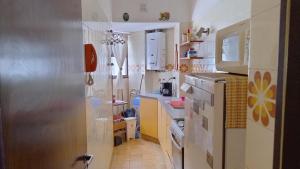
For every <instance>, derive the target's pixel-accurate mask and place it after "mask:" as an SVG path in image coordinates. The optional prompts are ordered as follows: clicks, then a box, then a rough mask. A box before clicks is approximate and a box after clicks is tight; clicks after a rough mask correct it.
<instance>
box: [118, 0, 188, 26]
mask: <svg viewBox="0 0 300 169" xmlns="http://www.w3.org/2000/svg"><path fill="white" fill-rule="evenodd" d="M142 4H146V8H147V11H141V10H140V6H141V5H142ZM112 11H113V14H112V17H113V21H115V22H118V21H123V19H122V15H123V13H124V12H127V13H129V15H130V20H129V21H130V22H157V21H159V20H158V19H159V15H160V12H162V11H168V12H170V13H171V17H170V21H179V22H187V21H190V20H191V12H190V11H191V7H190V0H163V1H162V0H112Z"/></svg>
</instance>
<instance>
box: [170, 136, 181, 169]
mask: <svg viewBox="0 0 300 169" xmlns="http://www.w3.org/2000/svg"><path fill="white" fill-rule="evenodd" d="M170 135H171V139H172V157H173V168H174V169H183V148H182V147H181V146H180V145H179V142H178V141H177V140H176V137H175V136H174V134H172V133H171V131H170Z"/></svg>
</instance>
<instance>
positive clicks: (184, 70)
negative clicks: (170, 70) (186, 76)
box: [179, 64, 189, 73]
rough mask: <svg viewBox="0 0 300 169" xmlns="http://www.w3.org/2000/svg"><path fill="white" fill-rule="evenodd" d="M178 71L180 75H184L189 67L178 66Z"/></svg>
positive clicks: (184, 65)
mask: <svg viewBox="0 0 300 169" xmlns="http://www.w3.org/2000/svg"><path fill="white" fill-rule="evenodd" d="M179 70H180V72H182V73H186V72H188V71H189V66H188V65H186V64H182V65H180V67H179Z"/></svg>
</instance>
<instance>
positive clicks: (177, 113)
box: [139, 93, 185, 119]
mask: <svg viewBox="0 0 300 169" xmlns="http://www.w3.org/2000/svg"><path fill="white" fill-rule="evenodd" d="M139 96H140V97H144V98H150V99H156V100H158V101H159V102H160V103H161V105H162V106H163V107H164V108H165V110H166V112H168V113H169V115H170V116H171V118H172V119H183V118H184V115H185V112H184V109H174V108H173V107H172V106H171V105H170V101H171V100H178V99H179V98H177V97H167V96H162V95H160V94H153V93H142V94H139Z"/></svg>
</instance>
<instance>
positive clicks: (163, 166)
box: [111, 139, 172, 169]
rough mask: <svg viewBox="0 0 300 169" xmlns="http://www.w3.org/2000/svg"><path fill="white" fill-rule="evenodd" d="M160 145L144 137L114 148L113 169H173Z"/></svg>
mask: <svg viewBox="0 0 300 169" xmlns="http://www.w3.org/2000/svg"><path fill="white" fill-rule="evenodd" d="M168 160H169V159H167V157H166V154H165V153H163V151H162V150H161V148H160V145H158V144H155V143H152V142H149V141H145V140H142V139H137V140H130V141H129V142H127V143H124V144H122V145H120V146H118V147H115V148H114V153H113V160H112V167H111V169H172V168H171V166H170V163H168Z"/></svg>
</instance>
